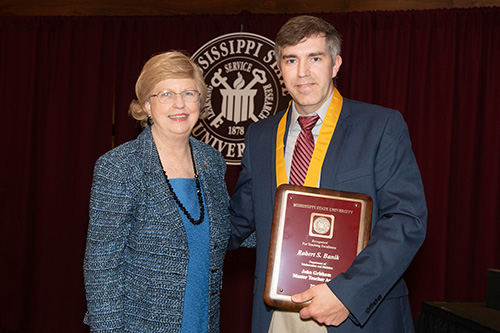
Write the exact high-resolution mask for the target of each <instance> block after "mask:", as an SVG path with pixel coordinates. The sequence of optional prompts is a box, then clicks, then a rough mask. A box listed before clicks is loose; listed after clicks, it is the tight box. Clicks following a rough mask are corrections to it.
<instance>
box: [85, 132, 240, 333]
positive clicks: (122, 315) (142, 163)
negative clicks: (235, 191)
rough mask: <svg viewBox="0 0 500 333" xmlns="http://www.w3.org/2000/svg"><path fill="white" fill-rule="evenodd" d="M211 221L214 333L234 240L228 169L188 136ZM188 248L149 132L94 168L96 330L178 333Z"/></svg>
mask: <svg viewBox="0 0 500 333" xmlns="http://www.w3.org/2000/svg"><path fill="white" fill-rule="evenodd" d="M190 140H191V144H192V147H193V152H194V155H195V159H196V165H197V168H198V171H199V174H200V180H201V184H202V187H203V193H204V195H205V202H206V210H207V212H208V216H209V221H210V273H209V274H210V277H209V295H207V297H209V313H208V320H209V327H208V332H218V331H219V301H220V290H221V288H222V265H223V260H224V256H225V254H226V250H227V245H228V239H229V235H230V222H229V213H228V207H229V196H228V193H227V188H226V185H225V182H224V175H225V171H226V164H225V162H224V159H223V158H222V156H221V155H220V153H219V152H217V151H216V150H215V149H213V148H212V147H210V146H208V145H206V144H204V143H201V142H199V141H197V140H196V139H194V138H190ZM188 261H189V250H188V243H187V236H186V233H185V230H184V226H183V222H182V219H181V216H180V214H179V211H178V208H177V206H176V203H175V201H174V199H173V197H172V193H171V192H169V190H168V188H167V185H166V182H165V178H164V175H163V171H162V169H161V166H160V161H159V158H158V155H157V152H156V146H155V143H154V141H153V138H152V135H151V129H150V127H146V128H145V129H144V130H143V132H142V133H141V134H140V135H139V136H138V137H137V139H135V140H133V141H130V142H127V143H125V144H123V145H121V146H119V147H117V148H115V149H113V150H111V151H109V152H108V153H106V154H104V155H103V156H101V157H100V158H99V159H98V161H97V163H96V166H95V170H94V178H93V184H92V191H91V198H90V222H89V227H88V235H87V248H86V253H85V259H84V265H83V268H84V276H85V288H86V296H87V309H88V310H87V313H86V315H85V322H86V323H87V324H88V325H89V326H90V328H91V330H92V331H107V332H123V331H127V332H128V331H130V332H180V329H181V323H182V312H183V304H184V301H183V298H184V290H185V286H186V278H187V267H188Z"/></svg>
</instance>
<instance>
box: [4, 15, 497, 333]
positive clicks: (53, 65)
mask: <svg viewBox="0 0 500 333" xmlns="http://www.w3.org/2000/svg"><path fill="white" fill-rule="evenodd" d="M318 16H320V17H322V18H324V19H326V20H327V21H329V22H331V23H332V24H333V25H334V26H335V27H336V28H337V29H338V30H339V31H340V33H341V34H342V37H343V51H342V56H343V64H342V67H341V70H340V75H339V79H338V87H339V90H340V91H341V93H342V94H343V95H344V96H345V97H348V98H353V99H358V100H362V101H365V102H370V103H376V104H380V105H383V106H387V107H391V108H395V109H398V110H400V111H401V113H402V114H403V115H404V117H405V119H406V121H407V123H408V126H409V129H410V134H411V137H412V142H413V148H414V151H415V154H416V156H417V160H418V163H419V166H420V169H421V172H422V177H423V180H424V185H425V189H426V196H427V202H428V208H429V221H428V233H427V239H426V241H425V243H424V245H423V247H422V249H421V250H420V252H419V253H418V255H417V257H416V258H415V260H414V262H413V263H412V265H411V266H410V269H409V270H408V271H407V273H406V274H405V278H406V279H407V282H408V285H409V289H410V299H411V302H412V307H413V312H414V315H416V314H418V312H419V310H420V302H421V301H423V300H462V301H478V302H483V301H484V298H485V285H486V270H487V269H488V268H499V267H500V242H498V236H499V235H500V226H499V223H498V221H499V220H500V208H499V207H500V205H499V202H500V134H499V132H498V129H499V128H500V114H499V112H498V111H499V110H498V108H499V107H498V105H500V93H499V92H498V89H499V87H500V75H499V74H500V60H499V59H500V8H476V9H464V10H457V9H455V10H432V11H404V12H403V11H398V12H358V13H342V14H318ZM290 17H291V16H290V15H254V14H250V13H247V12H243V13H241V14H240V15H230V16H225V15H213V16H176V17H1V18H0V79H1V81H0V82H1V83H0V101H3V103H4V107H3V110H4V111H3V112H4V115H5V117H4V121H3V126H2V129H1V130H0V156H1V157H0V158H1V162H0V165H1V172H0V177H1V178H0V267H1V273H0V331H1V332H85V331H87V330H88V329H87V328H86V326H85V325H84V324H83V323H82V319H83V314H84V312H85V308H86V305H85V296H84V287H83V273H82V260H83V254H84V249H85V241H86V230H87V218H88V199H89V190H90V184H91V180H92V170H93V165H94V163H95V161H96V159H97V157H98V156H100V155H101V154H103V153H104V152H106V151H107V150H109V149H111V148H112V147H113V146H116V145H118V144H121V143H123V142H125V141H128V140H130V139H133V138H135V136H136V135H137V133H138V132H139V131H140V129H139V128H138V127H137V125H136V123H135V121H134V120H133V119H131V118H130V117H129V116H128V115H127V109H128V104H129V103H130V101H131V100H132V99H133V98H134V85H135V81H136V79H137V77H138V75H139V72H140V70H141V68H142V65H143V64H144V62H145V61H146V60H147V59H148V58H149V57H150V56H151V55H152V54H155V53H158V52H161V51H166V50H169V49H182V50H186V51H187V52H189V53H193V52H195V51H196V50H197V49H198V48H200V47H201V46H202V45H204V44H205V43H206V42H208V41H210V40H211V39H213V38H215V37H217V36H220V35H222V34H226V33H231V32H238V31H245V32H251V33H256V34H260V35H263V36H265V37H268V38H270V39H272V40H273V39H274V37H275V35H276V33H277V31H278V29H279V28H280V26H281V25H282V24H283V23H284V22H285V21H286V20H287V19H288V18H290ZM9 117H11V119H10V120H9ZM238 172H239V167H236V166H230V167H228V173H227V176H226V180H227V184H228V188H229V191H230V192H232V189H233V187H234V183H235V182H236V179H237V176H238ZM253 259H254V252H253V250H248V249H241V250H236V251H233V252H230V253H228V256H227V260H226V264H225V272H224V273H225V275H224V276H225V278H224V289H223V294H222V314H221V327H222V332H234V331H237V332H249V325H250V324H249V323H250V312H251V297H252V284H253Z"/></svg>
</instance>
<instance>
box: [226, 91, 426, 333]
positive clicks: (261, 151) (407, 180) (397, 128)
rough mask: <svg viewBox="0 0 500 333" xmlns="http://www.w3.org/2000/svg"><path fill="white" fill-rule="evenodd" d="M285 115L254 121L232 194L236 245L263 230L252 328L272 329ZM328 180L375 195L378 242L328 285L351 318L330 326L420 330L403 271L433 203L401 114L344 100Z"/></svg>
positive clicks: (324, 183)
mask: <svg viewBox="0 0 500 333" xmlns="http://www.w3.org/2000/svg"><path fill="white" fill-rule="evenodd" d="M283 115H284V112H281V113H278V114H276V115H275V116H272V117H270V118H267V119H264V120H261V121H259V122H257V123H255V124H252V125H251V126H250V127H249V129H248V131H247V134H246V136H245V145H246V146H245V152H244V154H243V158H242V162H241V164H242V170H241V173H240V176H239V179H238V182H237V184H236V187H235V190H234V195H233V197H232V199H231V214H232V236H231V240H230V248H237V247H238V246H239V245H241V243H242V242H243V241H244V240H245V239H246V238H247V237H248V236H249V235H250V234H252V233H253V232H254V231H255V235H256V248H257V249H256V251H257V252H256V257H257V263H256V269H255V284H254V304H253V314H252V317H253V318H252V332H259V333H261V332H262V333H266V332H267V330H268V327H269V323H270V320H271V316H272V310H273V309H272V308H270V307H268V306H267V305H266V304H265V303H264V300H263V295H264V283H265V277H266V269H267V256H268V250H269V239H270V234H271V224H272V217H273V208H274V198H275V191H276V171H275V168H276V166H275V160H276V159H275V156H276V132H277V126H278V123H279V121H280V120H281V118H282V117H283ZM323 126H325V124H323ZM285 140H286V134H285ZM320 186H321V188H326V189H334V190H339V191H349V192H358V193H365V194H368V195H369V196H370V197H371V198H372V199H373V214H372V229H371V238H370V242H369V243H368V245H367V247H366V248H365V249H364V250H363V251H362V252H361V253H360V254H359V255H358V256H357V258H356V259H355V261H354V262H353V264H352V265H351V267H350V268H349V269H348V270H347V271H346V272H345V273H341V274H340V275H338V276H337V277H335V278H334V279H332V280H331V281H330V282H329V283H328V286H329V287H330V289H331V290H332V291H333V292H334V293H335V295H337V297H338V298H339V299H340V300H341V301H342V303H343V304H344V305H345V306H346V307H347V308H348V309H349V311H350V316H349V318H348V319H347V320H346V321H345V322H344V323H343V324H341V325H340V326H339V327H328V332H359V331H365V332H398V333H399V332H412V331H413V330H414V328H413V320H412V315H411V310H410V306H409V301H408V290H407V288H406V285H405V283H404V281H403V280H402V275H403V273H404V272H405V270H406V269H407V268H408V266H409V264H410V262H411V261H412V259H413V257H414V256H415V254H416V252H417V251H418V249H419V247H420V246H421V244H422V242H423V241H424V238H425V232H426V220H427V208H426V203H425V196H424V190H423V185H422V181H421V177H420V172H419V170H418V166H417V162H416V160H415V156H414V154H413V152H412V149H411V142H410V138H409V133H408V128H407V126H406V124H405V122H404V120H403V117H402V116H401V114H400V113H399V112H398V111H395V110H390V109H387V108H383V107H380V106H376V105H371V104H366V103H362V102H357V101H353V100H349V99H346V98H344V100H343V106H342V110H341V113H340V117H339V120H338V123H337V127H336V129H335V132H334V135H333V137H332V140H331V143H330V146H329V148H328V151H327V154H326V157H325V161H324V163H323V167H322V171H321V178H320Z"/></svg>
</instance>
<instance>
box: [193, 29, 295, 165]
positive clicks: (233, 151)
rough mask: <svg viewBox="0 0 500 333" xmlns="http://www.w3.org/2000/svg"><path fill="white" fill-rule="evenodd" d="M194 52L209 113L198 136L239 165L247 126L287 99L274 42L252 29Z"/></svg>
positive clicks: (197, 130)
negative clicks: (253, 31) (206, 91)
mask: <svg viewBox="0 0 500 333" xmlns="http://www.w3.org/2000/svg"><path fill="white" fill-rule="evenodd" d="M191 58H192V59H193V60H194V61H195V62H196V63H197V64H198V65H199V66H200V68H201V69H202V71H203V76H204V78H205V82H206V84H207V87H208V98H207V102H206V105H205V107H206V109H207V110H208V116H207V117H206V118H205V119H201V120H200V122H199V123H198V124H197V125H196V126H195V128H194V129H193V136H194V137H195V138H197V139H198V140H200V141H202V142H205V143H207V144H209V145H211V146H212V147H214V148H215V149H217V150H219V151H220V152H221V153H222V155H223V156H224V158H225V160H226V163H227V164H229V165H239V164H240V161H241V157H242V156H243V150H244V148H245V144H244V137H245V133H246V130H247V128H248V126H250V125H251V124H252V123H254V122H257V121H259V120H261V119H265V118H267V117H270V116H272V115H274V114H276V112H278V111H280V110H283V109H285V108H286V106H287V103H288V98H286V97H285V96H287V93H286V88H285V86H284V83H283V80H282V78H281V74H280V70H279V68H278V64H277V63H276V60H275V57H274V43H273V42H272V41H271V40H269V39H267V38H266V37H263V36H260V35H256V34H253V33H245V32H239V33H231V34H227V35H223V36H220V37H218V38H215V39H213V40H211V41H209V42H208V43H206V44H205V45H203V46H202V47H201V48H200V49H198V50H197V51H196V52H195V53H194V54H193V56H192V57H191Z"/></svg>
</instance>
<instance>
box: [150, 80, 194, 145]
mask: <svg viewBox="0 0 500 333" xmlns="http://www.w3.org/2000/svg"><path fill="white" fill-rule="evenodd" d="M193 95H195V96H193ZM194 97H196V98H194ZM160 100H162V101H163V103H162V102H160ZM146 110H147V111H148V114H149V115H150V116H151V117H152V118H153V123H154V124H153V126H152V130H153V131H156V132H158V133H159V134H161V135H168V136H174V137H175V136H177V137H179V136H180V137H189V135H190V134H191V130H192V129H193V127H194V125H195V124H196V122H197V121H198V118H199V116H200V98H199V93H198V89H197V88H196V81H195V80H194V79H168V80H163V81H160V82H158V83H157V84H156V86H155V87H154V89H153V93H152V96H151V98H150V99H149V101H148V102H146Z"/></svg>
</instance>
